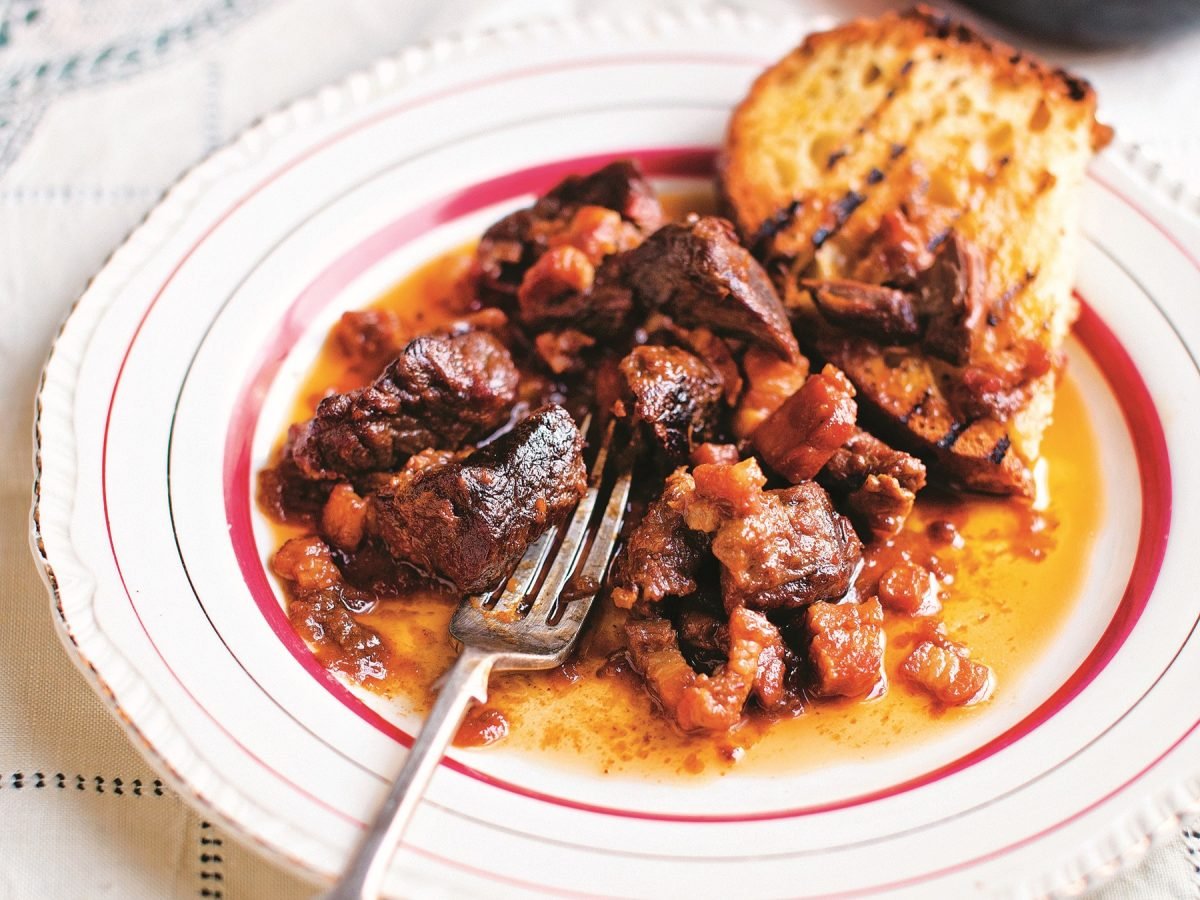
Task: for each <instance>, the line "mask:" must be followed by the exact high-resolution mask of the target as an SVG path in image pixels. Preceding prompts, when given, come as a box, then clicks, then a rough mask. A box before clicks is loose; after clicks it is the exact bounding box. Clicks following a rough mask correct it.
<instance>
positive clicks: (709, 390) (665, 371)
mask: <svg viewBox="0 0 1200 900" xmlns="http://www.w3.org/2000/svg"><path fill="white" fill-rule="evenodd" d="M620 371H621V375H622V377H623V378H624V390H623V394H624V396H623V398H622V399H621V400H620V401H619V402H618V404H617V410H616V412H617V415H618V416H621V417H623V418H626V419H628V421H629V423H630V424H631V425H632V426H634V427H640V428H641V429H642V431H643V432H644V433H645V435H646V437H647V440H648V441H649V442H650V444H651V445H652V446H653V447H655V448H656V449H657V450H658V451H660V452H661V453H662V455H663V457H664V458H665V459H666V460H667V461H668V462H671V463H680V462H685V461H686V460H687V458H688V454H689V453H690V452H691V450H692V447H694V446H695V445H696V444H699V443H702V442H703V441H704V440H706V439H707V438H708V437H711V436H712V434H713V432H714V430H715V427H716V419H717V416H718V413H719V411H720V408H721V396H722V393H721V377H720V376H719V375H718V374H717V373H716V372H714V371H713V370H712V369H711V368H710V367H709V366H708V364H707V363H705V362H704V361H703V360H701V359H699V358H697V357H695V356H693V355H692V354H690V353H687V352H686V351H684V350H680V349H678V348H675V347H657V346H652V345H647V346H642V347H635V348H634V349H633V352H631V353H630V354H629V355H628V356H626V357H625V359H624V360H622V362H621V365H620Z"/></svg>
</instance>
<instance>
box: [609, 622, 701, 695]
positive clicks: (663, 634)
mask: <svg viewBox="0 0 1200 900" xmlns="http://www.w3.org/2000/svg"><path fill="white" fill-rule="evenodd" d="M625 641H626V644H627V650H626V655H627V656H628V657H629V663H630V665H632V666H633V668H634V670H635V671H636V672H637V673H638V674H639V675H641V676H642V679H643V680H644V681H645V682H646V687H647V688H649V690H650V693H651V694H652V695H653V696H654V698H655V699H656V700H657V701H658V702H659V704H660V705H661V706H662V708H663V711H664V712H665V713H667V715H669V716H672V717H674V715H675V709H676V708H677V707H678V706H679V702H680V700H682V699H683V695H684V692H685V691H687V689H688V688H689V687H691V686H692V683H693V682H694V681H695V680H696V672H695V670H693V669H692V667H691V666H689V665H688V664H687V660H686V659H684V658H683V653H681V652H680V650H679V638H678V637H677V636H676V634H675V626H674V625H672V624H671V620H670V619H629V620H628V621H627V622H626V623H625Z"/></svg>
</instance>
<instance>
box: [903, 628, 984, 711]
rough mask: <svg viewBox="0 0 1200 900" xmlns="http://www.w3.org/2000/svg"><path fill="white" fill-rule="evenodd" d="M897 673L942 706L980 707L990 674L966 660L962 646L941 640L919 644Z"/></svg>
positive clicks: (971, 660)
mask: <svg viewBox="0 0 1200 900" xmlns="http://www.w3.org/2000/svg"><path fill="white" fill-rule="evenodd" d="M900 672H901V674H903V675H904V677H905V678H907V679H908V680H909V681H911V682H912V683H913V684H914V685H916V686H917V687H919V688H921V689H922V690H924V691H925V692H926V693H928V694H930V695H932V696H933V697H934V698H935V699H936V700H938V701H939V702H940V703H942V704H943V705H945V706H970V705H972V704H974V703H981V702H983V701H984V700H986V699H987V698H988V695H989V694H990V693H991V690H992V683H993V679H992V670H991V669H989V668H988V667H987V666H985V665H984V664H983V663H978V662H975V661H974V660H973V659H970V658H969V657H968V656H967V650H966V648H965V647H963V646H962V645H960V644H956V643H954V642H953V641H947V640H944V639H943V640H940V641H939V642H938V643H934V642H933V641H922V642H921V643H920V644H918V645H917V647H916V649H914V650H913V652H912V653H910V654H909V656H908V659H906V660H904V662H903V663H902V664H901V665H900Z"/></svg>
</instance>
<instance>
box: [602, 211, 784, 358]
mask: <svg viewBox="0 0 1200 900" xmlns="http://www.w3.org/2000/svg"><path fill="white" fill-rule="evenodd" d="M617 262H618V263H619V266H620V270H621V275H622V277H623V282H624V284H626V285H628V286H629V287H630V288H631V289H632V291H633V295H634V297H635V298H636V299H637V301H638V303H639V304H640V305H641V307H642V308H643V309H645V310H646V311H647V312H649V311H654V310H660V311H662V312H664V313H666V314H667V315H668V316H670V317H671V318H672V319H674V320H675V321H676V322H678V323H680V324H681V325H684V326H687V327H705V328H708V329H710V330H711V331H713V332H715V333H716V334H719V335H723V336H728V337H736V338H740V339H742V340H746V341H750V342H751V343H754V344H758V345H760V346H762V347H765V348H766V349H768V350H771V351H772V352H774V353H775V354H777V355H778V356H780V357H782V358H783V359H787V360H794V359H797V358H798V357H799V356H800V348H799V346H798V345H797V344H796V337H795V335H793V334H792V328H791V324H790V323H789V322H788V318H787V314H786V313H785V312H784V308H783V304H782V303H781V302H780V300H779V297H778V295H777V294H776V293H775V288H774V287H772V286H771V281H770V279H769V278H768V277H767V273H766V272H764V271H763V269H762V266H760V265H759V264H758V262H756V261H755V259H754V257H752V256H751V255H750V253H749V251H747V250H746V249H745V248H744V247H742V246H741V245H740V244H739V243H738V242H737V238H736V236H735V235H734V232H733V226H732V225H730V224H729V223H728V222H727V221H725V220H724V219H719V218H716V217H715V216H704V217H697V216H692V217H689V218H688V219H687V221H685V222H684V223H683V224H680V225H666V226H664V227H663V228H660V229H659V230H658V231H656V232H655V233H654V234H652V235H651V236H650V237H649V238H647V240H646V242H645V243H644V244H642V245H641V246H640V247H638V248H637V249H635V250H631V251H629V252H628V253H625V254H623V255H622V256H620V257H618V258H617Z"/></svg>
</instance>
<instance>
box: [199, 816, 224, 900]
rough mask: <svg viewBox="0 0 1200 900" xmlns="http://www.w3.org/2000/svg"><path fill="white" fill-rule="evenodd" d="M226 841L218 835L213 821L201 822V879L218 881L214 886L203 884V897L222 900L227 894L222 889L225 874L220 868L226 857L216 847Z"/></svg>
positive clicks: (201, 891)
mask: <svg viewBox="0 0 1200 900" xmlns="http://www.w3.org/2000/svg"><path fill="white" fill-rule="evenodd" d="M224 843H225V842H224V841H223V840H222V839H221V838H219V837H217V836H216V833H215V832H214V831H213V826H212V823H211V822H201V823H200V866H201V868H200V880H201V881H209V882H216V883H217V884H214V885H213V886H212V887H208V886H207V885H201V886H200V896H201V897H211V898H213V900H220V898H222V897H224V896H225V894H224V892H223V890H222V886H223V884H224V881H225V875H224V873H223V872H222V871H221V868H220V867H221V864H222V863H224V862H225V859H224V858H223V857H222V856H221V854H220V853H217V852H216V849H217V848H219V847H221V846H223V845H224Z"/></svg>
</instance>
